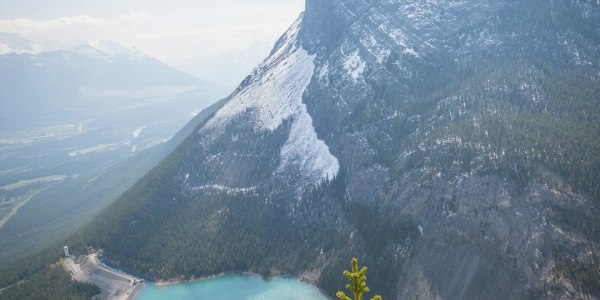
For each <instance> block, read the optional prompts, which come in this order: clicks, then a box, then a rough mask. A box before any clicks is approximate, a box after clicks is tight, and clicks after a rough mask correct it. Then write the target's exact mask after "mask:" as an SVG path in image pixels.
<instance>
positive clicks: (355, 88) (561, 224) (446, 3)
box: [67, 0, 600, 299]
mask: <svg viewBox="0 0 600 300" xmlns="http://www.w3.org/2000/svg"><path fill="white" fill-rule="evenodd" d="M598 24H600V7H599V4H598V3H597V2H592V1H558V0H554V1H547V0H544V1H542V0H531V1H511V0H506V1H474V0H461V1H457V0H437V1H403V0H401V1H400V0H399V1H374V0H345V1H342V0H307V2H306V11H305V13H304V14H303V15H302V16H301V17H300V19H299V20H298V21H297V22H296V23H295V24H294V25H292V27H291V28H290V29H289V30H288V31H287V32H286V33H285V34H284V35H283V36H282V37H281V39H280V40H279V41H278V42H277V43H276V45H275V47H274V49H273V51H272V53H271V55H270V56H269V57H268V58H267V59H266V60H265V61H264V62H263V63H262V64H260V65H259V66H258V67H257V68H256V69H255V70H254V71H253V72H252V73H251V74H250V75H249V76H248V77H247V78H246V79H245V80H244V82H243V83H242V84H241V85H240V86H239V87H238V88H237V89H236V90H235V91H234V93H233V94H232V95H231V97H230V98H229V99H228V101H227V103H225V104H224V105H223V107H222V108H221V109H219V110H218V111H217V112H216V113H215V114H214V116H212V117H211V118H209V119H208V120H207V121H206V122H205V123H202V124H200V125H199V126H198V127H197V128H196V130H194V131H193V132H192V133H191V134H190V135H189V136H188V137H187V138H186V139H185V140H184V141H183V142H182V143H181V144H180V145H179V146H178V147H177V148H176V149H175V150H174V151H173V152H172V153H171V154H170V155H169V156H168V157H167V158H166V159H165V160H163V161H162V162H161V163H159V164H158V165H157V166H156V167H155V168H154V169H153V170H152V171H150V172H149V173H148V174H146V175H145V176H144V177H143V178H142V179H141V180H140V181H138V182H137V183H136V184H135V185H134V186H133V187H132V188H131V189H129V190H128V191H127V192H126V193H124V194H123V196H122V197H120V198H119V199H118V200H116V201H115V202H114V203H112V204H111V205H110V206H109V207H108V208H107V209H106V210H105V211H104V212H103V213H101V214H100V215H99V216H98V217H97V218H96V219H94V220H93V221H92V222H91V223H90V225H89V226H87V227H86V228H85V229H84V230H82V231H81V232H79V233H78V234H77V235H76V236H74V237H73V238H71V239H69V240H68V241H67V243H68V244H69V245H73V248H74V249H79V251H85V249H86V248H87V247H88V246H90V247H94V248H102V249H104V255H105V259H106V261H108V262H109V263H110V264H111V265H113V266H116V267H119V268H121V269H124V270H127V271H130V272H133V273H136V274H141V275H143V276H145V277H147V278H150V279H153V280H158V279H185V278H191V277H196V278H197V277H200V276H206V275H211V274H219V273H221V272H225V271H251V272H256V273H260V274H263V275H267V276H273V275H280V274H292V275H299V276H302V277H303V278H305V279H307V280H313V281H314V282H315V283H316V284H317V285H318V286H319V287H321V288H322V289H323V290H324V291H325V292H327V293H328V294H330V295H334V294H335V292H336V291H337V290H339V289H342V288H343V286H344V284H345V283H344V278H343V276H342V270H343V268H344V266H345V265H346V264H347V261H348V260H349V259H350V258H351V257H359V258H360V259H361V262H363V263H364V264H366V265H368V266H369V287H370V288H371V290H373V291H376V292H378V293H381V294H382V296H383V297H384V299H406V298H418V299H437V298H444V299H517V298H533V299H537V298H585V297H590V298H597V297H598V295H599V294H600V284H599V282H598V278H600V274H599V271H598V270H599V269H600V268H599V264H600V255H599V254H598V250H597V249H598V246H599V243H600V240H599V239H598V237H599V236H600V218H599V216H600V213H599V207H600V186H599V185H598V184H597V182H598V179H600V154H599V153H600V143H599V142H598V141H600V127H599V124H600V119H599V116H600V114H599V112H600V111H599V109H600V68H599V65H600V27H598Z"/></svg>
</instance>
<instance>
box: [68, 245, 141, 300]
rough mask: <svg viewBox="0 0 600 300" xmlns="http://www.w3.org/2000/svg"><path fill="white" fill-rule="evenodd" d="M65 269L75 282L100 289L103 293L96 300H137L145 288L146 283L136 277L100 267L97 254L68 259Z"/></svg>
mask: <svg viewBox="0 0 600 300" xmlns="http://www.w3.org/2000/svg"><path fill="white" fill-rule="evenodd" d="M65 268H66V269H67V270H68V271H69V272H70V273H71V276H72V277H73V279H74V280H77V281H80V282H88V283H93V284H95V285H96V286H98V287H99V288H100V290H101V291H102V292H101V293H100V294H99V295H96V296H95V297H94V299H99V300H103V299H117V300H130V299H135V297H136V296H137V295H138V294H139V293H140V291H141V290H142V289H143V288H144V283H143V282H139V281H138V280H136V279H135V278H134V277H132V276H130V275H127V274H122V273H119V272H115V271H113V270H111V269H108V268H106V267H104V266H102V265H100V264H99V263H98V254H97V253H93V254H90V255H87V256H80V257H77V258H72V257H69V258H66V259H65Z"/></svg>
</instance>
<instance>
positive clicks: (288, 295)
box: [136, 275, 329, 300]
mask: <svg viewBox="0 0 600 300" xmlns="http://www.w3.org/2000/svg"><path fill="white" fill-rule="evenodd" d="M136 299H138V300H158V299H178V300H187V299H190V300H191V299H194V300H202V299H211V300H234V299H235V300H280V299H286V300H329V298H327V297H325V295H323V294H322V293H321V292H320V291H319V290H318V289H317V288H316V287H314V286H312V285H310V284H306V283H303V282H300V281H298V280H297V279H295V278H277V279H272V280H264V279H262V278H260V277H258V276H248V275H227V276H223V277H219V278H215V279H209V280H203V281H197V282H191V283H182V284H174V285H167V286H163V287H157V286H155V285H154V284H152V283H151V282H146V284H145V287H144V289H143V290H142V292H141V293H140V295H139V296H138V297H137V298H136Z"/></svg>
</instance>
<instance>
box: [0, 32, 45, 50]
mask: <svg viewBox="0 0 600 300" xmlns="http://www.w3.org/2000/svg"><path fill="white" fill-rule="evenodd" d="M41 52H44V47H43V46H41V45H40V44H37V43H34V42H32V41H30V40H27V39H24V38H22V37H21V36H19V35H18V34H14V33H6V32H0V55H3V54H8V53H17V54H21V53H41Z"/></svg>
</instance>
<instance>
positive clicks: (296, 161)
mask: <svg viewBox="0 0 600 300" xmlns="http://www.w3.org/2000/svg"><path fill="white" fill-rule="evenodd" d="M293 167H297V168H299V169H300V173H301V174H303V175H304V176H305V177H308V178H310V179H332V178H333V177H334V176H335V175H337V173H338V171H339V169H340V164H339V162H338V160H337V158H336V157H335V156H333V155H332V154H331V153H330V152H329V147H328V146H327V144H325V142H324V141H322V140H319V138H318V137H317V133H316V132H315V129H314V127H313V124H312V117H311V116H310V114H309V113H308V111H307V110H306V105H305V104H302V105H301V108H300V112H299V113H298V116H297V117H296V118H295V120H294V123H293V124H292V127H291V129H290V136H289V138H288V140H287V142H286V143H285V145H284V146H283V147H282V148H281V163H280V165H279V168H278V172H281V171H285V170H287V169H288V168H293Z"/></svg>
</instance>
